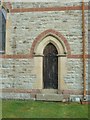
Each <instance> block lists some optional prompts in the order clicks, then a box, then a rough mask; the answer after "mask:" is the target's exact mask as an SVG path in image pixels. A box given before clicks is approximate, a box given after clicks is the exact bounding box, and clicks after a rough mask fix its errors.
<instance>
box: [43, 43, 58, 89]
mask: <svg viewBox="0 0 90 120" xmlns="http://www.w3.org/2000/svg"><path fill="white" fill-rule="evenodd" d="M43 53H44V58H43V83H44V88H45V89H50V88H51V89H57V88H58V57H57V54H58V52H57V49H56V47H55V46H54V45H53V44H52V43H49V44H48V45H47V46H46V47H45V49H44V52H43Z"/></svg>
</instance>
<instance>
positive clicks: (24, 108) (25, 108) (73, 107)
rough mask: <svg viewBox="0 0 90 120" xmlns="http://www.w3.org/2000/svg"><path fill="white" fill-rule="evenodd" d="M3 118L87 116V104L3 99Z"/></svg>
mask: <svg viewBox="0 0 90 120" xmlns="http://www.w3.org/2000/svg"><path fill="white" fill-rule="evenodd" d="M2 117H3V118H88V105H81V104H79V103H69V104H68V103H60V102H42V101H29V100H28V101H22V100H3V101H2Z"/></svg>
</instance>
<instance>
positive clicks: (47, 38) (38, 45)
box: [31, 30, 70, 90]
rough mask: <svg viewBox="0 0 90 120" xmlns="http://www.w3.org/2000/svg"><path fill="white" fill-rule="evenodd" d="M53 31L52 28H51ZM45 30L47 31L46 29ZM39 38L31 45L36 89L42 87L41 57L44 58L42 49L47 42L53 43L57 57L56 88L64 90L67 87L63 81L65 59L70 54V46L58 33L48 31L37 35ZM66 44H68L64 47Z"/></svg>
mask: <svg viewBox="0 0 90 120" xmlns="http://www.w3.org/2000/svg"><path fill="white" fill-rule="evenodd" d="M52 31H53V30H52ZM46 32H47V31H46ZM39 38H41V39H35V41H34V42H33V47H32V48H31V51H32V52H33V53H34V55H33V57H34V61H35V72H36V77H37V83H36V89H43V88H44V84H43V79H44V78H43V58H44V54H43V52H44V49H45V47H46V46H47V45H48V44H50V43H51V44H53V45H54V46H55V48H56V49H57V52H58V53H57V57H58V88H57V89H59V90H64V89H66V88H67V86H66V84H65V82H64V76H65V74H66V61H67V55H66V54H70V46H69V44H68V42H67V43H66V42H65V40H66V39H64V40H62V39H61V38H60V37H58V35H56V34H55V35H54V34H51V32H50V33H48V34H46V35H45V34H44V37H39ZM66 45H68V46H67V47H66Z"/></svg>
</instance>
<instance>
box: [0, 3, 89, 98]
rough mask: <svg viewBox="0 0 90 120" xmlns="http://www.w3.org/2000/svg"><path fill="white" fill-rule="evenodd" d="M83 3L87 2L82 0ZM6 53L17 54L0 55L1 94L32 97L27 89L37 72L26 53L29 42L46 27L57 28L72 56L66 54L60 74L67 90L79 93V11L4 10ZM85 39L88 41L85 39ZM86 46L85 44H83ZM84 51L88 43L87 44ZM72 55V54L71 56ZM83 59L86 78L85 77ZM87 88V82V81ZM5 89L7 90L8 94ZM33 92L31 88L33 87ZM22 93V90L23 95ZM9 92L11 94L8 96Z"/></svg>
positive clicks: (33, 83) (37, 5) (34, 84)
mask: <svg viewBox="0 0 90 120" xmlns="http://www.w3.org/2000/svg"><path fill="white" fill-rule="evenodd" d="M85 4H86V5H87V3H85ZM78 5H80V6H81V3H80V2H79V3H76V2H67V3H63V2H62V4H59V3H55V4H53V3H45V4H44V3H30V4H28V3H18V2H17V3H13V4H12V6H13V8H30V7H31V8H40V7H43V8H44V7H45V8H46V7H47V6H48V7H62V6H65V7H67V6H78ZM85 21H86V22H85V27H86V41H88V10H85ZM6 27H7V33H6V55H8V57H9V56H13V55H16V56H17V58H14V57H13V58H12V57H11V58H8V57H6V58H5V57H3V58H2V60H1V59H0V61H2V66H1V67H2V73H1V74H2V88H3V91H4V92H3V98H20V97H21V98H22V99H25V97H26V98H27V99H30V98H34V96H30V95H29V96H28V94H30V93H31V91H30V90H35V89H36V91H37V92H39V91H38V90H37V86H38V85H37V82H36V81H37V75H36V73H35V60H34V58H33V57H26V58H25V57H24V58H23V57H21V58H20V56H22V55H24V56H25V55H26V56H28V55H30V54H31V53H30V50H31V47H32V43H33V42H34V40H35V38H36V37H37V36H38V35H39V34H41V33H42V32H44V31H45V30H48V29H53V30H56V31H58V32H60V33H61V34H62V35H63V36H64V37H65V38H66V39H67V41H68V43H69V45H70V49H71V55H72V57H71V58H70V57H67V63H66V71H67V72H66V73H65V76H64V81H65V84H66V85H67V88H68V89H67V90H70V91H73V93H72V94H74V92H76V94H77V96H78V95H82V94H83V76H82V75H83V61H82V57H80V58H79V57H78V56H79V55H80V56H81V55H82V11H81V10H63V11H44V12H43V11H40V12H38V11H36V12H15V13H14V12H12V13H7V26H6ZM87 43H88V42H87ZM87 46H88V44H87ZM87 54H88V47H87ZM74 56H76V57H74ZM88 80H89V79H88V63H87V81H88ZM38 84H39V83H38ZM25 91H26V92H25ZM87 91H88V83H87ZM9 92H11V93H10V94H11V95H10V94H9ZM34 92H35V91H34ZM24 93H26V94H25V95H26V96H25V95H24ZM31 95H32V94H31ZM11 96H12V97H11Z"/></svg>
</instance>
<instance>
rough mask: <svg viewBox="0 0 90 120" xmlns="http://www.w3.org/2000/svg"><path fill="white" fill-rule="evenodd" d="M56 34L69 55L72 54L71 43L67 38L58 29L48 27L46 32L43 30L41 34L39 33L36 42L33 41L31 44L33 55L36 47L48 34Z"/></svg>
mask: <svg viewBox="0 0 90 120" xmlns="http://www.w3.org/2000/svg"><path fill="white" fill-rule="evenodd" d="M49 35H51V36H54V37H56V38H57V39H58V41H60V42H61V43H62V44H63V47H64V48H65V51H67V54H68V55H71V49H70V45H69V43H68V41H67V39H66V38H65V37H64V36H63V35H62V34H61V33H60V32H58V31H56V30H53V29H48V30H45V31H44V32H42V33H41V34H39V35H38V36H37V37H36V39H35V40H34V42H33V43H32V46H31V50H30V53H31V55H32V56H33V55H34V53H35V48H36V46H37V45H38V44H39V43H40V42H41V41H42V40H43V39H44V38H45V37H46V36H49Z"/></svg>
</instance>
